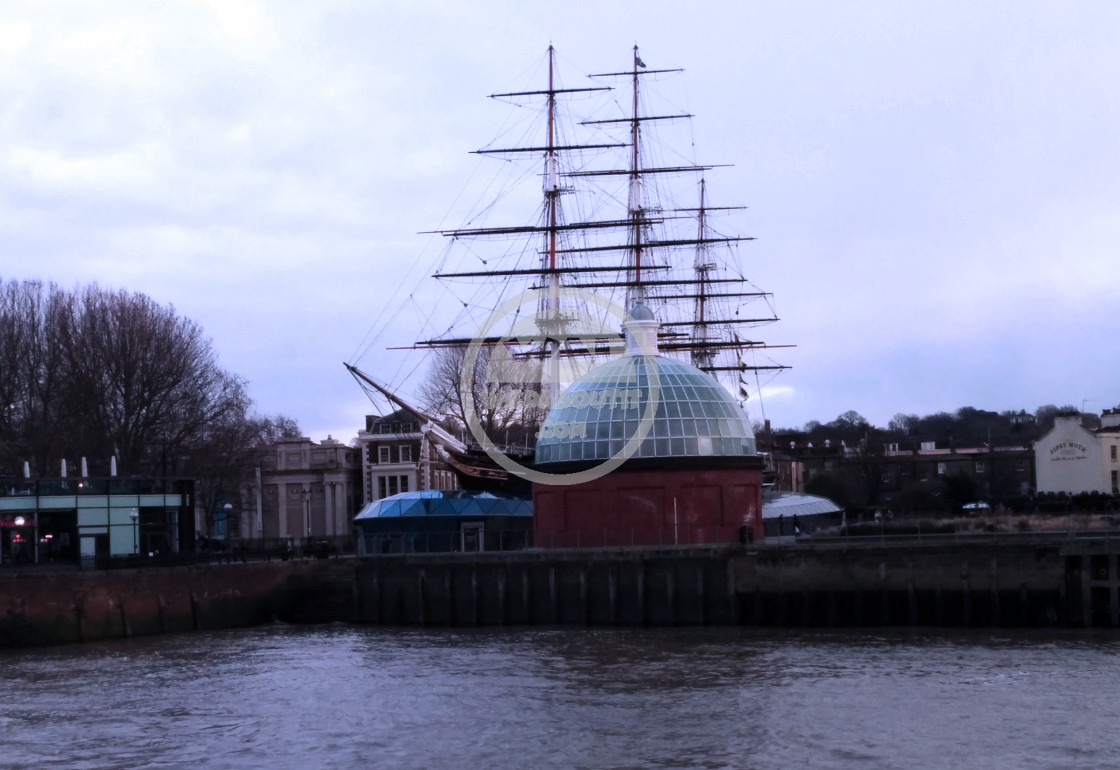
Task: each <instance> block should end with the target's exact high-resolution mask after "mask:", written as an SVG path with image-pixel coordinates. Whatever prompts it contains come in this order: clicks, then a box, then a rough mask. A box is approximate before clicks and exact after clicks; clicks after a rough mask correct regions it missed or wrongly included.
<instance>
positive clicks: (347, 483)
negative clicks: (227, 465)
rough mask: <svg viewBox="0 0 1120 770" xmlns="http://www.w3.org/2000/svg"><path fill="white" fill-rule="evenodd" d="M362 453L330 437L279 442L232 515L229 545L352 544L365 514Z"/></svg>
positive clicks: (262, 458)
mask: <svg viewBox="0 0 1120 770" xmlns="http://www.w3.org/2000/svg"><path fill="white" fill-rule="evenodd" d="M360 468H361V462H360V452H359V450H358V449H356V448H354V447H350V446H347V445H346V444H343V443H341V442H339V441H336V440H335V439H333V438H331V437H330V436H328V437H327V438H326V439H325V440H323V441H320V442H318V443H316V442H314V441H312V440H311V439H309V438H306V437H301V438H293V439H283V440H281V441H277V442H276V443H275V444H273V445H272V446H270V447H269V448H268V449H265V450H262V451H261V452H260V453H259V455H258V458H257V473H256V476H257V478H256V479H255V480H253V481H250V482H249V483H248V484H247V485H245V487H244V488H243V489H242V493H241V495H240V500H239V504H238V505H236V506H232V508H233V509H232V510H231V511H229V531H228V537H229V538H230V539H240V540H292V541H300V540H304V539H319V538H340V539H341V538H348V537H349V536H350V520H351V519H352V518H353V517H354V516H355V515H356V514H357V512H358V510H359V509H360V508H361V486H360V484H361V476H360Z"/></svg>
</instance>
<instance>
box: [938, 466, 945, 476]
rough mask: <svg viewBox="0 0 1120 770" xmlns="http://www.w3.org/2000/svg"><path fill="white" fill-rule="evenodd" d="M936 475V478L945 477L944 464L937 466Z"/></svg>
mask: <svg viewBox="0 0 1120 770" xmlns="http://www.w3.org/2000/svg"><path fill="white" fill-rule="evenodd" d="M937 475H938V476H944V475H945V463H938V464H937Z"/></svg>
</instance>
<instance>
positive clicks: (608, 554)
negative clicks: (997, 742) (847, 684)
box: [355, 536, 1120, 627]
mask: <svg viewBox="0 0 1120 770" xmlns="http://www.w3.org/2000/svg"><path fill="white" fill-rule="evenodd" d="M1118 545H1120V543H1118V542H1116V541H1112V540H1110V539H1107V538H1102V539H1069V538H1066V537H1046V536H1039V537H1029V538H1026V537H1024V538H1011V539H995V538H982V539H977V540H965V539H945V540H926V541H921V542H904V543H889V542H888V543H881V542H863V543H858V542H853V541H844V542H838V543H829V544H813V545H807V544H798V545H795V546H792V547H774V546H772V545H768V546H764V547H759V548H739V547H732V546H726V547H712V548H667V549H601V550H598V549H597V550H590V549H584V550H579V549H574V550H571V551H547V552H545V551H538V552H516V553H501V554H472V555H464V554H454V555H400V556H385V557H377V558H372V559H366V560H362V561H360V562H359V563H358V565H357V567H356V576H355V586H356V592H355V620H357V621H358V622H364V623H375V624H377V623H382V624H417V625H437V626H458V625H463V626H475V625H477V626H488V625H541V624H547V625H551V624H578V625H651V626H664V625H738V624H746V625H788V626H877V625H929V626H1018V627H1045V626H1103V627H1117V626H1118V625H1120V605H1118V592H1117V574H1118V573H1117V552H1118V551H1120V548H1117V546H1118Z"/></svg>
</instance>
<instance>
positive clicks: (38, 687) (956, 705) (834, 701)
mask: <svg viewBox="0 0 1120 770" xmlns="http://www.w3.org/2000/svg"><path fill="white" fill-rule="evenodd" d="M200 765H201V766H206V767H218V768H221V767H237V768H240V767H269V768H284V767H300V768H303V767H329V768H336V767H337V768H347V767H390V768H396V767H401V768H491V767H518V768H520V767H525V768H530V767H532V768H537V767H542V768H551V767H556V768H615V767H617V768H692V767H705V768H708V767H710V768H723V767H745V768H754V767H757V768H773V767H787V766H799V767H813V768H848V767H858V768H899V767H906V768H913V767H931V768H961V767H978V768H979V767H983V768H991V767H1000V768H1003V767H1006V768H1050V767H1053V768H1071V767H1077V768H1080V767H1085V768H1090V767H1092V768H1114V767H1117V766H1120V635H1117V634H1114V633H1111V632H1100V633H1089V632H1085V633H1074V632H1068V633H1067V632H1045V633H1042V632H1038V633H1034V632H1018V631H1015V632H993V631H985V632H960V631H957V632H953V631H945V632H942V631H932V630H922V631H903V630H899V631H896V630H886V629H883V630H862V631H861V632H858V633H856V632H847V631H844V632H841V631H837V632H806V631H790V630H785V629H783V630H757V629H683V630H682V629H631V630H617V629H610V630H594V629H574V630H573V629H554V630H549V629H544V630H542V629H525V630H508V631H495V630H481V631H430V630H402V629H384V628H377V627H352V626H345V625H330V626H317V627H294V626H282V625H273V626H268V627H263V628H256V629H249V630H237V631H222V632H212V633H195V634H183V635H177V636H164V637H153V638H147V639H134V640H121V641H114V642H104V643H96V644H86V645H74V646H68V647H57V648H48V649H42V650H32V651H7V652H0V767H28V768H41V767H66V768H72V767H91V768H92V767H97V768H100V767H193V766H200Z"/></svg>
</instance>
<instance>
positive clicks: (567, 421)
mask: <svg viewBox="0 0 1120 770" xmlns="http://www.w3.org/2000/svg"><path fill="white" fill-rule="evenodd" d="M651 385H655V386H656V391H657V394H656V404H655V406H656V408H655V409H654V410H653V412H654V413H653V414H652V415H651V416H650V417H651V419H650V421H649V423H648V433H646V435H645V436H644V438H642V439H641V443H640V445H639V446H638V448H637V451H635V452H634V453H633V454H632V455H630V456H631V457H634V458H667V457H673V458H676V457H709V456H710V457H743V456H752V457H753V456H754V455H755V454H756V452H755V439H754V432H753V431H752V430H751V426H750V422H749V421H748V420H747V416H746V414H744V413H743V410H742V409H741V408H740V407H739V405H738V404H737V403H736V402H735V399H734V398H732V396H731V394H730V393H728V392H727V391H726V390H724V389H723V387H722V386H721V385H720V384H719V383H718V382H716V381H715V380H714V379H713V378H712V377H711V376H709V375H707V374H705V373H704V372H702V371H700V370H699V369H697V368H696V367H694V366H692V365H690V364H686V363H684V362H682V361H678V360H676V359H672V358H666V357H664V356H649V357H646V356H622V357H620V358H616V359H614V360H612V361H608V362H607V363H605V364H603V365H601V366H597V367H595V368H594V369H592V370H591V371H590V372H588V373H587V374H585V375H584V376H583V377H581V378H580V379H579V380H576V381H575V382H574V383H572V385H571V386H570V387H568V389H567V390H566V391H564V393H563V394H561V395H560V397H559V399H558V400H557V403H556V404H555V405H554V406H553V407H552V409H551V410H550V411H549V413H548V417H547V418H546V419H545V421H544V423H543V424H542V426H541V433H540V438H538V440H537V450H536V462H537V463H539V464H547V463H558V462H581V461H582V462H586V461H588V460H591V461H605V460H609V459H610V458H612V457H616V456H618V455H620V454H622V453H623V451H624V448H625V447H626V445H627V443H628V442H629V441H630V440H631V439H633V438H634V437H641V433H640V431H642V430H643V429H645V427H646V425H645V424H644V423H643V419H642V418H643V416H644V415H645V413H646V412H647V410H648V409H649V406H650V396H651Z"/></svg>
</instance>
